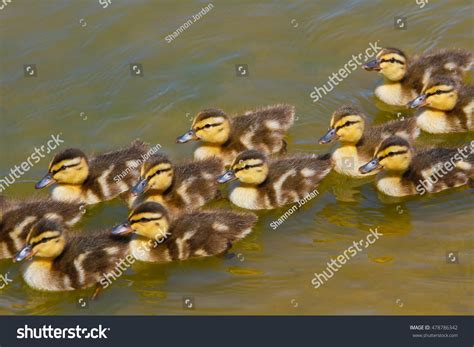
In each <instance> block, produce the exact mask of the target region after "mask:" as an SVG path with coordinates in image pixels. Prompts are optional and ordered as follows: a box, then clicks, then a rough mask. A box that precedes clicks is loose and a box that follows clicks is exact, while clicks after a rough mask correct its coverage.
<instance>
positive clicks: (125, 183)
mask: <svg viewBox="0 0 474 347" xmlns="http://www.w3.org/2000/svg"><path fill="white" fill-rule="evenodd" d="M148 151H149V146H148V145H146V144H145V143H143V142H141V141H139V140H136V141H134V142H133V143H132V145H131V146H130V147H128V148H124V149H121V150H117V151H113V152H108V153H104V154H101V155H98V156H95V157H92V158H88V157H87V156H86V155H85V154H84V153H83V152H82V151H81V150H79V149H75V148H70V149H66V150H64V151H63V152H61V153H58V154H56V155H55V156H54V158H53V160H52V161H51V163H50V165H49V169H48V173H47V174H46V175H45V176H44V177H43V178H42V179H41V180H40V181H39V182H38V183H37V184H36V188H37V189H42V188H45V187H47V186H49V185H52V184H54V183H55V184H56V185H55V186H54V187H53V191H52V197H53V199H55V200H60V201H74V202H79V203H85V204H96V203H98V202H101V201H107V200H110V199H113V198H115V197H117V196H119V195H120V194H122V193H125V192H127V191H128V190H129V189H130V188H131V187H132V186H133V185H135V184H136V183H137V181H138V177H139V169H138V165H137V162H140V161H141V159H142V157H143V156H144V155H145V154H146V153H147V152H148ZM123 173H126V175H125V177H123V178H121V179H117V178H118V177H122V175H123ZM125 195H127V196H125V198H129V197H130V196H129V193H125Z"/></svg>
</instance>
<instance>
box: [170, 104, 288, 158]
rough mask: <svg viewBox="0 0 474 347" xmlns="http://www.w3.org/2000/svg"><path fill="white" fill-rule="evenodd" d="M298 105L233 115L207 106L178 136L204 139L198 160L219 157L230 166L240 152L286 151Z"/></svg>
mask: <svg viewBox="0 0 474 347" xmlns="http://www.w3.org/2000/svg"><path fill="white" fill-rule="evenodd" d="M294 119H295V108H294V106H291V105H283V104H281V105H274V106H267V107H265V108H261V109H257V110H253V111H248V112H245V113H244V114H243V115H241V116H236V117H232V118H231V117H229V116H227V115H226V114H225V113H224V112H223V111H221V110H219V109H206V110H204V111H201V112H200V113H198V115H197V116H196V117H195V118H194V120H193V123H192V126H191V130H190V131H188V132H187V133H186V134H184V135H182V136H180V137H178V138H177V139H176V141H177V142H178V143H185V142H188V141H190V140H201V141H202V142H203V145H202V146H200V147H198V148H197V149H196V151H195V152H194V158H195V159H204V158H209V157H213V156H216V157H218V158H220V159H221V160H223V161H224V165H229V164H230V163H231V162H232V159H233V158H235V156H236V155H237V154H239V153H240V152H242V151H244V150H246V149H257V150H259V151H261V152H264V153H266V154H275V153H282V152H285V151H286V142H285V140H284V139H283V137H284V136H285V134H286V132H287V131H288V129H289V128H290V127H291V126H292V125H293V122H294Z"/></svg>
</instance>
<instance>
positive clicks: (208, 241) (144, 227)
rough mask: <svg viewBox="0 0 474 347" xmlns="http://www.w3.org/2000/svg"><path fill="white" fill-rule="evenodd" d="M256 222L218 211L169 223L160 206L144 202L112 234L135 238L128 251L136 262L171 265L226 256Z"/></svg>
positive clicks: (252, 217)
mask: <svg viewBox="0 0 474 347" xmlns="http://www.w3.org/2000/svg"><path fill="white" fill-rule="evenodd" d="M256 221H257V217H256V216H255V215H254V214H251V213H236V212H232V211H229V210H220V209H214V210H200V211H190V212H183V213H182V214H181V215H180V216H179V218H176V219H174V220H171V218H170V216H169V214H168V211H167V209H166V208H165V207H164V206H163V205H161V204H159V203H156V202H145V203H143V204H141V205H139V206H137V207H136V208H135V209H134V210H133V211H132V212H131V213H130V215H129V217H128V221H127V222H126V223H124V224H121V225H118V226H116V227H114V228H113V230H112V233H113V234H114V235H128V234H130V233H134V234H135V235H134V238H133V239H132V242H131V249H132V254H133V256H134V257H135V258H136V259H138V260H141V261H145V262H170V261H174V260H186V259H190V258H202V257H210V256H214V255H219V254H222V253H225V252H226V251H227V250H228V249H229V248H230V247H231V246H232V243H233V242H236V241H239V240H241V239H243V238H244V237H245V236H247V235H248V234H249V233H250V232H251V231H252V227H253V225H254V224H255V223H256Z"/></svg>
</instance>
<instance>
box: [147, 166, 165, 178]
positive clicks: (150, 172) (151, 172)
mask: <svg viewBox="0 0 474 347" xmlns="http://www.w3.org/2000/svg"><path fill="white" fill-rule="evenodd" d="M170 169H171V164H170V163H161V164H158V165H155V166H153V167H152V168H151V169H150V170H148V172H147V173H146V176H147V178H150V177H151V176H153V175H155V174H156V173H158V171H163V170H166V171H165V172H167V171H168V170H170ZM161 173H163V172H160V173H158V174H161Z"/></svg>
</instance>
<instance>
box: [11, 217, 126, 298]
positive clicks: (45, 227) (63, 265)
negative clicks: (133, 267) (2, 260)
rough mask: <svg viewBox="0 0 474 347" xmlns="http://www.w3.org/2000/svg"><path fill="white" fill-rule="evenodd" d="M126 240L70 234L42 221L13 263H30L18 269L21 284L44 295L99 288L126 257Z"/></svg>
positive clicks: (107, 235)
mask: <svg viewBox="0 0 474 347" xmlns="http://www.w3.org/2000/svg"><path fill="white" fill-rule="evenodd" d="M129 252H130V238H127V237H116V236H113V235H111V234H110V230H107V231H100V232H99V231H95V232H94V233H92V232H91V233H89V232H86V233H84V232H81V233H79V232H72V231H67V232H66V230H65V229H64V226H63V225H62V224H61V223H59V222H58V221H56V220H53V219H48V218H43V219H41V220H40V221H39V222H38V223H36V224H35V225H34V226H33V227H32V228H31V231H30V233H29V234H28V238H27V241H26V245H25V246H24V247H23V249H22V250H21V251H20V252H18V254H17V255H16V257H15V259H14V260H15V261H17V262H18V261H22V260H27V259H31V258H32V261H29V262H26V263H25V264H24V266H22V269H21V271H22V275H23V279H24V280H25V282H26V283H27V284H28V285H29V286H30V287H32V288H34V289H37V290H44V291H67V290H75V289H83V288H88V287H90V286H93V285H96V287H97V289H99V288H101V287H100V286H99V283H100V284H101V285H103V282H104V280H103V276H104V275H106V274H108V273H111V272H112V271H114V269H115V268H116V267H117V263H120V260H122V259H125V258H126V257H127V256H129Z"/></svg>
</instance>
